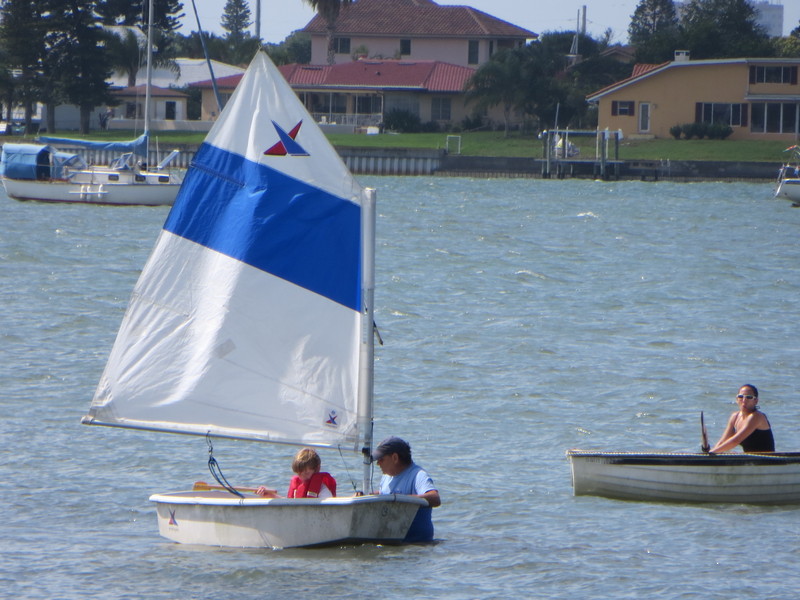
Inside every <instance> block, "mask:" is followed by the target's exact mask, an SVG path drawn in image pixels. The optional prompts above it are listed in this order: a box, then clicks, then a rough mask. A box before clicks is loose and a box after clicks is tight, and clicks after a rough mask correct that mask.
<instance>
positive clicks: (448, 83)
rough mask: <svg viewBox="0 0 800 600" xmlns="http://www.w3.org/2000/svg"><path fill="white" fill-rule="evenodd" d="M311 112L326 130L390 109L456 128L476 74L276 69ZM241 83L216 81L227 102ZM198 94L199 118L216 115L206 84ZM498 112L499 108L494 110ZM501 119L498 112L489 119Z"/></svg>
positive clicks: (371, 120)
mask: <svg viewBox="0 0 800 600" xmlns="http://www.w3.org/2000/svg"><path fill="white" fill-rule="evenodd" d="M278 68H279V70H280V72H281V74H282V75H283V76H284V77H285V78H286V81H288V82H289V85H291V86H292V89H293V90H294V91H295V93H296V94H297V95H298V97H299V98H300V100H301V101H302V102H303V104H304V105H305V107H306V109H307V110H308V111H309V112H310V113H311V115H312V117H313V118H314V120H315V121H316V122H318V123H322V124H325V125H326V126H334V125H336V126H337V127H339V128H340V129H341V130H343V131H358V130H359V129H362V128H365V127H369V126H377V125H381V124H382V123H383V120H384V116H385V115H386V114H387V113H389V112H391V111H392V110H395V109H397V110H406V111H409V112H411V113H413V114H415V115H417V116H419V118H420V120H421V121H422V122H423V123H427V122H436V123H437V124H439V125H450V124H453V123H458V122H460V121H461V120H463V119H464V118H465V117H467V116H470V114H471V112H472V110H473V107H471V106H469V105H467V103H466V101H465V94H464V85H465V83H466V82H467V80H468V79H469V78H470V77H471V76H472V75H473V74H474V73H475V69H473V68H470V67H464V66H461V65H453V64H449V63H444V62H441V61H425V60H415V61H405V60H370V59H366V60H360V61H355V62H354V61H350V62H346V63H342V64H338V65H298V64H291V65H283V66H281V67H278ZM240 80H241V75H234V76H231V77H226V78H222V79H218V80H217V87H218V89H219V91H220V93H221V94H224V95H225V97H226V98H228V97H230V94H231V93H232V92H233V89H234V88H235V87H236V85H238V83H239V81H240ZM192 87H198V88H200V90H201V92H202V98H203V100H202V116H201V118H202V119H214V118H216V115H217V108H216V101H215V100H214V98H213V93H212V86H211V82H210V81H204V82H199V83H196V84H192ZM498 110H499V109H498ZM489 116H490V117H492V116H494V117H495V118H496V119H502V113H501V112H498V114H494V113H492V114H490V115H489Z"/></svg>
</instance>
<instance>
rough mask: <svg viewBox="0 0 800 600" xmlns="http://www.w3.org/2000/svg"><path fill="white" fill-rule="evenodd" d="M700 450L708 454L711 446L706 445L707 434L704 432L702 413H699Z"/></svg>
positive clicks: (704, 425)
mask: <svg viewBox="0 0 800 600" xmlns="http://www.w3.org/2000/svg"><path fill="white" fill-rule="evenodd" d="M700 449H701V450H702V451H703V452H705V453H706V454H708V451H709V450H711V446H709V445H708V432H707V431H706V424H705V421H704V420H703V411H702V410H701V411H700Z"/></svg>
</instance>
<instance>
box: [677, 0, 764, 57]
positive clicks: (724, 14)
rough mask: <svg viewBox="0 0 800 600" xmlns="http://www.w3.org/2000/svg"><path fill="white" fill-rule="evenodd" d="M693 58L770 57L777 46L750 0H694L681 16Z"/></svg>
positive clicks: (686, 41)
mask: <svg viewBox="0 0 800 600" xmlns="http://www.w3.org/2000/svg"><path fill="white" fill-rule="evenodd" d="M681 26H682V27H683V30H684V38H683V41H684V42H685V44H686V48H687V49H688V50H690V51H691V55H692V58H695V59H702V58H734V57H745V56H755V57H761V58H765V57H770V56H773V55H774V52H775V49H774V46H772V44H770V40H769V36H768V35H767V34H766V32H765V31H764V30H763V29H762V28H761V27H760V26H759V25H758V24H757V23H756V12H755V8H753V6H752V5H751V4H750V2H749V1H748V0H691V2H689V4H688V5H687V6H686V10H685V13H684V15H683V18H682V20H681Z"/></svg>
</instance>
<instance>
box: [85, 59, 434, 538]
mask: <svg viewBox="0 0 800 600" xmlns="http://www.w3.org/2000/svg"><path fill="white" fill-rule="evenodd" d="M374 203H375V200H374V192H373V191H372V190H365V189H363V188H362V187H361V186H360V185H359V184H358V183H357V182H356V181H355V179H354V178H353V177H352V175H351V174H350V172H349V171H348V170H347V167H346V166H345V165H344V163H343V162H342V161H341V159H340V158H339V156H338V155H337V153H336V151H335V150H334V149H333V147H332V146H331V145H330V144H329V143H328V141H327V139H326V138H325V136H324V134H323V133H322V132H321V131H320V130H319V128H318V127H317V126H316V125H315V124H314V122H313V119H312V118H311V117H310V115H309V114H308V113H307V112H306V110H305V109H304V108H303V106H302V104H301V103H300V101H299V100H298V98H297V97H296V95H295V94H294V92H293V91H292V89H291V88H290V87H289V85H288V84H287V83H286V82H285V81H284V80H283V78H282V77H281V75H280V73H279V71H278V70H277V68H276V67H275V66H274V65H273V64H272V63H271V62H270V60H269V58H268V57H267V56H266V54H265V53H263V52H259V53H258V54H257V55H256V57H255V58H254V60H253V62H252V63H251V65H250V67H249V68H248V70H247V72H246V73H245V75H244V76H243V78H242V80H241V82H240V83H239V85H238V87H237V89H236V91H235V93H234V95H233V96H232V97H231V99H230V101H229V102H228V104H227V106H226V107H225V109H224V111H223V112H222V114H221V115H220V118H219V119H218V121H217V122H216V123H215V124H214V126H213V128H212V130H211V131H210V132H209V134H208V137H207V138H206V141H205V142H204V143H203V144H202V146H201V147H200V149H199V150H198V153H197V155H196V157H195V160H194V162H193V163H192V166H191V167H190V169H189V171H188V172H187V174H186V178H185V180H184V183H183V186H182V187H181V190H180V192H179V194H178V197H177V199H176V202H175V205H174V206H173V208H172V210H171V212H170V215H169V217H168V218H167V221H166V223H165V225H164V228H163V230H162V231H161V234H160V235H159V238H158V240H157V242H156V245H155V248H154V250H153V253H152V255H151V256H150V258H149V260H148V261H147V264H146V265H145V267H144V269H143V271H142V274H141V276H140V279H139V281H138V283H137V285H136V288H135V290H134V293H133V296H132V299H131V302H130V305H129V307H128V310H127V312H126V314H125V317H124V319H123V323H122V325H121V327H120V331H119V333H118V336H117V339H116V341H115V344H114V347H113V349H112V351H111V355H110V357H109V360H108V363H107V365H106V369H105V371H104V373H103V375H102V377H101V380H100V383H99V385H98V388H97V392H96V394H95V397H94V399H93V402H92V405H91V408H90V411H89V414H88V415H87V416H86V417H84V419H83V422H84V423H87V424H95V425H107V426H116V427H126V428H133V429H148V430H156V431H163V432H175V433H187V434H194V435H203V436H210V437H212V438H213V437H214V436H219V437H227V438H235V439H245V440H256V441H262V442H272V443H287V444H297V445H305V446H317V447H323V448H325V447H329V448H338V449H341V450H349V451H352V452H354V453H361V454H362V457H363V458H362V462H363V484H362V492H364V493H365V494H366V495H356V496H354V497H351V498H338V497H337V498H328V499H324V500H320V499H299V500H298V499H291V500H290V499H282V498H270V499H268V498H262V497H259V496H255V495H253V494H251V493H240V494H239V495H232V494H231V493H228V492H227V491H220V490H191V491H183V492H173V493H165V494H154V495H153V496H152V497H151V500H153V501H154V502H155V503H156V505H157V512H158V520H159V530H160V532H161V534H162V535H164V536H165V537H167V538H169V539H172V540H175V541H178V542H183V543H195V544H210V545H224V546H242V547H249V546H279V547H294V546H317V545H325V544H339V543H349V542H364V541H370V542H380V543H400V542H402V541H403V538H404V537H405V534H406V532H407V530H408V528H409V526H410V524H411V522H412V520H413V518H414V516H415V515H416V512H417V510H418V508H419V507H420V506H425V505H426V502H425V501H424V500H422V499H421V498H418V497H414V496H373V495H369V492H370V489H371V483H370V475H371V464H370V463H371V461H370V450H371V446H372V403H373V398H372V396H373V394H372V389H373V371H372V369H373V314H372V313H373V308H372V305H373V293H374V292H373V288H374V266H373V265H374V245H375V230H374V223H375V211H374Z"/></svg>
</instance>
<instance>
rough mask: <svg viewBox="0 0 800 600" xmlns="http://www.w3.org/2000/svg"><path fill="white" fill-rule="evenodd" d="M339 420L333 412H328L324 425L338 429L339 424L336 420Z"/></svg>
mask: <svg viewBox="0 0 800 600" xmlns="http://www.w3.org/2000/svg"><path fill="white" fill-rule="evenodd" d="M338 418H339V415H337V414H336V411H335V410H330V411H328V420H327V421H325V425H328V426H329V427H338V426H339V423H337V422H336V419H338Z"/></svg>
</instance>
